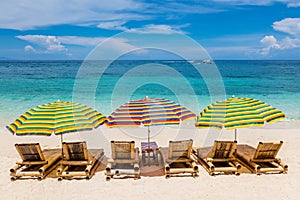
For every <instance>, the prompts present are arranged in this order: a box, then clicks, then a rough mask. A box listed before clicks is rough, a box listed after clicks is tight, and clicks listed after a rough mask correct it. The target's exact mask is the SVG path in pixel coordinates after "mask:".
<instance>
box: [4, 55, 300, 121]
mask: <svg viewBox="0 0 300 200" xmlns="http://www.w3.org/2000/svg"><path fill="white" fill-rule="evenodd" d="M0 72H1V73H0V85H1V87H0V94H1V95H0V98H1V99H0V117H1V124H8V123H10V122H12V121H13V120H14V119H15V118H17V117H18V116H19V115H21V114H23V113H24V112H25V111H26V110H28V109H30V108H32V107H34V106H36V105H39V104H44V103H48V102H51V101H56V100H58V99H59V100H61V101H72V100H74V101H77V102H78V101H80V102H81V103H85V104H88V105H89V106H92V107H94V108H95V109H97V110H98V111H99V112H101V113H103V114H105V115H108V114H110V113H111V112H112V111H113V110H114V109H115V108H117V107H118V106H119V105H120V104H122V103H125V102H126V101H128V100H130V99H139V98H144V97H145V96H149V97H161V98H169V99H172V100H174V101H178V102H179V103H180V104H183V105H184V106H186V107H188V108H189V109H191V110H192V111H194V112H195V113H199V112H200V111H201V110H202V109H203V108H205V107H206V106H207V105H208V104H210V103H212V101H215V100H223V99H225V98H228V97H231V96H232V95H234V96H238V97H251V98H256V99H260V100H262V101H265V102H267V103H269V104H271V105H273V106H274V107H276V108H278V109H280V110H282V111H284V112H285V113H286V118H287V120H300V107H299V104H300V81H299V80H300V61H252V60H251V61H250V60H243V61H228V60H226V61H223V60H218V61H214V64H205V63H201V61H189V62H187V61H170V60H167V61H129V60H123V61H122V60H119V61H114V62H108V61H89V62H87V61H85V62H84V61H0Z"/></svg>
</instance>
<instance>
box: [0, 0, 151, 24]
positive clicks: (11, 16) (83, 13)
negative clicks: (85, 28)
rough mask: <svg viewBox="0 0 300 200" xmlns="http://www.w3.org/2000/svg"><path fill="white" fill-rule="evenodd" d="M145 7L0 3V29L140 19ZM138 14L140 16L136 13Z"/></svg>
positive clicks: (89, 1)
mask: <svg viewBox="0 0 300 200" xmlns="http://www.w3.org/2000/svg"><path fill="white" fill-rule="evenodd" d="M144 7H145V5H144V4H143V3H140V2H139V1H136V0H126V1H124V0H110V1H109V2H107V0H69V1H61V0H51V1H43V3H41V2H40V1H39V0H27V1H22V0H10V1H3V2H1V7H0V28H7V29H17V30H28V29H35V28H37V27H41V26H51V25H60V24H72V25H83V24H85V25H86V24H89V25H95V26H96V25H97V24H99V23H100V22H106V21H114V20H120V19H122V20H124V21H126V20H132V19H134V20H141V19H146V18H149V17H148V16H147V15H144V14H143V13H142V12H143V9H144ZM139 12H140V13H139Z"/></svg>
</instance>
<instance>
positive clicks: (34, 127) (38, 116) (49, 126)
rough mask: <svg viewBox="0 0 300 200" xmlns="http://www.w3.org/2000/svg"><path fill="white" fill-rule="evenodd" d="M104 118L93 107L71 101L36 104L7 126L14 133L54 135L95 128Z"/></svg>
mask: <svg viewBox="0 0 300 200" xmlns="http://www.w3.org/2000/svg"><path fill="white" fill-rule="evenodd" d="M105 120H106V118H105V117H104V116H103V115H102V114H101V113H99V112H97V111H95V110H94V109H92V108H90V107H88V106H86V105H83V104H80V103H73V102H61V101H57V102H52V103H48V104H44V105H41V106H37V107H35V108H33V109H31V110H28V111H27V112H26V113H24V114H23V115H21V116H20V117H19V118H18V119H16V120H15V121H14V122H13V123H11V124H10V125H9V126H7V129H8V130H10V131H11V132H12V133H13V134H16V135H51V134H52V133H54V134H55V135H59V134H64V133H68V132H77V131H84V130H91V129H93V128H97V127H98V126H100V125H102V124H103V123H104V122H105Z"/></svg>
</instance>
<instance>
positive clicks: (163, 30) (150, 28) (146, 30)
mask: <svg viewBox="0 0 300 200" xmlns="http://www.w3.org/2000/svg"><path fill="white" fill-rule="evenodd" d="M184 26H186V25H184ZM181 27H182V26H181ZM181 27H179V26H177V27H175V26H169V25H165V24H160V25H155V24H149V25H146V26H144V27H143V28H138V29H136V28H132V29H129V30H128V32H131V33H139V34H163V35H169V34H173V33H184V32H183V31H181V30H180V28H181Z"/></svg>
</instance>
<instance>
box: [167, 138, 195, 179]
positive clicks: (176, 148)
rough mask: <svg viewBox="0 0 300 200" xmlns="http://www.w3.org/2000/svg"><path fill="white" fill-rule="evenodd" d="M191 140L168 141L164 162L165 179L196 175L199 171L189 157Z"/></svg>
mask: <svg viewBox="0 0 300 200" xmlns="http://www.w3.org/2000/svg"><path fill="white" fill-rule="evenodd" d="M192 145H193V140H183V141H169V148H168V155H167V158H166V160H165V163H166V164H165V177H166V178H170V177H171V176H173V175H176V174H182V173H190V174H191V175H192V176H193V177H195V176H197V175H198V172H199V169H198V166H197V165H196V163H195V161H194V160H193V159H192V157H191V152H192Z"/></svg>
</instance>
